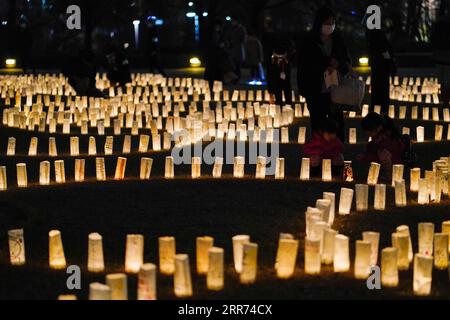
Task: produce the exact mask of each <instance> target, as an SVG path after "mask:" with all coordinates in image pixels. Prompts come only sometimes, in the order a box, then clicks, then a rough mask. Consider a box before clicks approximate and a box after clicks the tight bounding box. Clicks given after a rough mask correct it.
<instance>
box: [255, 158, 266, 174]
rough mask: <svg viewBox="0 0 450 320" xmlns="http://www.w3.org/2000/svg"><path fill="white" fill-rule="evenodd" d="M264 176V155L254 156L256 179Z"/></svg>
mask: <svg viewBox="0 0 450 320" xmlns="http://www.w3.org/2000/svg"><path fill="white" fill-rule="evenodd" d="M265 177H266V157H257V158H256V173H255V178H256V179H264V178H265Z"/></svg>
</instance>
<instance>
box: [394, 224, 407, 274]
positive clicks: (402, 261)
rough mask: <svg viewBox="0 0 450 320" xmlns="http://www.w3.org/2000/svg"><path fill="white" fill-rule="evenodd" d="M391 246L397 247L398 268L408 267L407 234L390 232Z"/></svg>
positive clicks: (404, 268)
mask: <svg viewBox="0 0 450 320" xmlns="http://www.w3.org/2000/svg"><path fill="white" fill-rule="evenodd" d="M392 247H394V248H396V249H397V268H398V270H402V271H403V270H408V269H409V236H408V235H407V234H404V233H398V232H394V233H393V234H392Z"/></svg>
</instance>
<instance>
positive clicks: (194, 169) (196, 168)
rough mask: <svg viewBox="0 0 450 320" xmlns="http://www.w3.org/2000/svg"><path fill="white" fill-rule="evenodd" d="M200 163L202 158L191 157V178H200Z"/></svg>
mask: <svg viewBox="0 0 450 320" xmlns="http://www.w3.org/2000/svg"><path fill="white" fill-rule="evenodd" d="M201 163H202V160H201V158H200V157H192V164H191V176H192V179H197V178H200V176H201V174H202V173H201Z"/></svg>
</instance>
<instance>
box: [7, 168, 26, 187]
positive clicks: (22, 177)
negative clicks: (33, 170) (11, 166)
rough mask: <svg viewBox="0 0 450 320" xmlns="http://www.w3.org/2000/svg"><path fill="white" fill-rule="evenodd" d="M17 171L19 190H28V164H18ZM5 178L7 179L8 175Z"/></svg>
mask: <svg viewBox="0 0 450 320" xmlns="http://www.w3.org/2000/svg"><path fill="white" fill-rule="evenodd" d="M16 171H17V186H18V187H19V188H26V187H27V186H28V178H27V165H26V163H18V164H16ZM5 177H6V175H5ZM5 180H6V179H5Z"/></svg>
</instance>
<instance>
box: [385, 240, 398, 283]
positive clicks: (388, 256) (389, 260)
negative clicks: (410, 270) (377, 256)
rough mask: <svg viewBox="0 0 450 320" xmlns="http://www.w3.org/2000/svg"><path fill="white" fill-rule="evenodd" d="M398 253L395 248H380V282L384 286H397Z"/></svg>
mask: <svg viewBox="0 0 450 320" xmlns="http://www.w3.org/2000/svg"><path fill="white" fill-rule="evenodd" d="M397 259H398V253H397V249H396V248H384V249H383V250H381V284H382V285H383V286H385V287H396V286H398V268H397Z"/></svg>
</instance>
